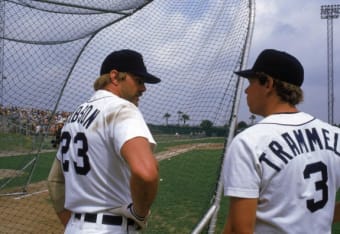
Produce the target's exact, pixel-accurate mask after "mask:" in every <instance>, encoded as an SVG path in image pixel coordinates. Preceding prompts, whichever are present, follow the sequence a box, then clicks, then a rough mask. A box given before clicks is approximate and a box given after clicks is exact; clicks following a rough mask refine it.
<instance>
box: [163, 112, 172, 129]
mask: <svg viewBox="0 0 340 234" xmlns="http://www.w3.org/2000/svg"><path fill="white" fill-rule="evenodd" d="M170 116H171V115H170V114H169V113H168V112H166V113H165V114H164V115H163V118H164V119H165V124H166V126H168V124H169V118H170Z"/></svg>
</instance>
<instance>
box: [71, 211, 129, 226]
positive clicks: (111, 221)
mask: <svg viewBox="0 0 340 234" xmlns="http://www.w3.org/2000/svg"><path fill="white" fill-rule="evenodd" d="M81 215H82V214H80V213H75V214H74V217H75V218H77V219H79V220H80V217H81ZM84 221H85V222H89V223H96V222H97V214H90V213H85V214H84ZM122 223H123V217H122V216H113V215H105V214H104V215H103V219H102V224H108V225H122ZM134 223H135V221H133V220H132V219H127V224H128V225H133V224H134Z"/></svg>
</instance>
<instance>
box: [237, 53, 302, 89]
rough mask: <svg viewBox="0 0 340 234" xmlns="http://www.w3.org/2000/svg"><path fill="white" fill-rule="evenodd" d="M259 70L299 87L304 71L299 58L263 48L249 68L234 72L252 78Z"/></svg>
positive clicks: (256, 75)
mask: <svg viewBox="0 0 340 234" xmlns="http://www.w3.org/2000/svg"><path fill="white" fill-rule="evenodd" d="M261 72H263V73H265V74H267V75H269V76H271V77H273V78H274V79H277V80H281V81H284V82H287V83H290V84H293V85H296V86H299V87H300V86H301V85H302V83H303V80H304V71H303V67H302V65H301V63H300V62H299V60H298V59H297V58H295V57H294V56H292V55H290V54H288V53H286V52H284V51H279V50H274V49H266V50H263V51H262V52H261V53H260V55H259V56H258V57H257V59H256V61H255V63H254V65H253V67H252V68H251V69H248V70H243V71H236V72H234V73H235V74H237V75H239V76H242V77H246V78H252V77H258V73H261Z"/></svg>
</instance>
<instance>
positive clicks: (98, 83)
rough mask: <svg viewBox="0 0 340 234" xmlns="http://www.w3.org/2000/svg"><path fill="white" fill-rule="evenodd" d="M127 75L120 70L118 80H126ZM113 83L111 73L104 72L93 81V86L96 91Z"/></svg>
mask: <svg viewBox="0 0 340 234" xmlns="http://www.w3.org/2000/svg"><path fill="white" fill-rule="evenodd" d="M125 77H126V72H118V75H117V78H116V79H117V80H124V79H125ZM110 83H111V77H110V73H106V74H103V75H101V76H99V77H98V78H97V79H96V80H95V82H94V83H93V88H94V90H95V91H97V90H99V89H104V88H105V87H106V85H108V84H110Z"/></svg>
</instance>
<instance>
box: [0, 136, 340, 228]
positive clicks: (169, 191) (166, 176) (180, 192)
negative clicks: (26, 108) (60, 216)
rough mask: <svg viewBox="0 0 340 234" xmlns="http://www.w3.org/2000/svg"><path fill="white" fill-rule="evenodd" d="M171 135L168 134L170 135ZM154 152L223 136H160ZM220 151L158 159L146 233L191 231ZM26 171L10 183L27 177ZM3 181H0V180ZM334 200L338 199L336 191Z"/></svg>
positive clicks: (41, 166) (10, 164)
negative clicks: (157, 182) (157, 177)
mask: <svg viewBox="0 0 340 234" xmlns="http://www.w3.org/2000/svg"><path fill="white" fill-rule="evenodd" d="M169 138H170V137H169ZM157 140H158V142H159V144H158V147H157V152H162V151H165V150H167V149H168V148H169V147H174V146H176V145H183V144H195V143H203V142H206V143H223V141H224V139H223V138H205V139H190V138H183V139H177V138H176V139H172V137H171V140H167V139H166V138H164V139H162V138H161V137H159V139H157ZM54 155H55V152H50V153H43V154H41V155H40V157H39V158H38V160H39V161H38V164H37V167H36V168H35V173H34V174H33V177H32V182H38V181H42V180H46V178H47V175H48V172H49V168H50V166H51V163H52V161H53V159H54ZM221 155H222V150H216V149H212V150H194V151H190V152H186V153H183V154H180V155H178V156H176V157H174V158H171V159H167V160H163V161H161V162H160V178H161V181H160V186H159V193H158V196H157V199H156V201H155V203H154V205H153V207H152V216H151V218H150V222H149V228H148V229H147V231H146V232H145V233H146V234H152V233H155V234H156V233H157V234H158V233H162V234H163V233H164V234H166V233H190V232H191V231H192V230H193V229H194V227H195V226H196V225H197V224H198V222H199V221H200V219H201V218H202V216H203V215H204V214H205V212H206V211H207V210H208V209H209V207H210V205H211V199H212V197H213V195H214V191H215V188H216V180H217V177H218V173H219V168H220V166H221ZM33 158H34V155H24V156H11V157H2V158H0V168H6V169H18V168H21V167H23V166H24V165H25V164H26V163H28V162H29V161H30V160H32V159H33ZM29 170H30V168H28V169H27V172H26V173H25V174H24V175H23V176H21V177H20V178H21V179H20V180H14V181H13V182H12V183H13V184H11V186H17V185H18V184H19V183H23V182H24V181H25V180H26V179H27V174H28V172H29ZM0 182H2V180H0ZM337 199H338V200H340V196H339V193H338V196H337ZM227 207H228V199H227V198H225V197H224V198H223V199H222V201H221V206H220V212H219V215H218V220H217V226H216V232H215V233H221V231H222V229H223V225H224V222H225V217H226V215H227ZM332 233H340V224H336V225H334V226H333V232H332Z"/></svg>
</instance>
